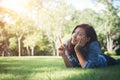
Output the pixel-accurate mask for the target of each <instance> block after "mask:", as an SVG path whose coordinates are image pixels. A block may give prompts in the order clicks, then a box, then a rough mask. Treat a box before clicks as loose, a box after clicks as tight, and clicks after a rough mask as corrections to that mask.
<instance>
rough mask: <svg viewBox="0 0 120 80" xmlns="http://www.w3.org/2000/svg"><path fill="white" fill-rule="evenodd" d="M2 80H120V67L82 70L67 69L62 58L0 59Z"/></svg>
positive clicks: (0, 78) (0, 77)
mask: <svg viewBox="0 0 120 80" xmlns="http://www.w3.org/2000/svg"><path fill="white" fill-rule="evenodd" d="M115 58H120V57H115ZM0 80H120V65H116V66H110V67H105V68H96V69H81V68H66V67H65V65H64V62H63V60H62V58H61V57H0Z"/></svg>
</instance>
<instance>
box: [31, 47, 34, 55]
mask: <svg viewBox="0 0 120 80" xmlns="http://www.w3.org/2000/svg"><path fill="white" fill-rule="evenodd" d="M31 56H34V47H32V49H31Z"/></svg>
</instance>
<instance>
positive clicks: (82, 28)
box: [58, 24, 120, 68]
mask: <svg viewBox="0 0 120 80" xmlns="http://www.w3.org/2000/svg"><path fill="white" fill-rule="evenodd" d="M58 53H59V54H60V55H61V56H62V58H63V60H64V62H65V65H66V67H82V68H96V67H106V66H109V65H115V64H118V63H120V60H115V59H113V58H112V57H110V56H107V55H104V54H103V53H102V52H101V50H100V45H99V42H98V39H97V35H96V32H95V30H94V28H93V27H92V26H90V25H88V24H81V25H77V26H76V27H75V28H74V30H73V32H72V37H71V39H70V40H69V41H67V42H66V43H65V44H61V45H60V47H59V48H58Z"/></svg>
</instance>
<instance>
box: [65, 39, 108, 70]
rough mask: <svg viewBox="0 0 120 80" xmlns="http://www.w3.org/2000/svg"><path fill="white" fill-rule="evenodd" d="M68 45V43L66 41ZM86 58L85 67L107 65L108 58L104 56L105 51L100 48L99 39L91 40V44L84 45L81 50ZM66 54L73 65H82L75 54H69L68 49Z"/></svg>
mask: <svg viewBox="0 0 120 80" xmlns="http://www.w3.org/2000/svg"><path fill="white" fill-rule="evenodd" d="M66 45H68V44H67V43H66ZM81 54H82V55H83V57H84V59H85V60H86V62H85V65H84V67H83V68H95V67H105V66H107V60H106V58H105V57H104V55H103V53H102V52H101V50H100V46H99V43H98V42H97V41H93V42H91V43H90V44H89V45H87V46H86V47H84V48H83V49H82V51H81ZM65 55H66V56H67V58H68V60H69V61H70V63H71V64H72V66H73V67H80V63H79V61H78V58H77V56H76V55H75V54H72V55H70V56H68V53H67V51H65Z"/></svg>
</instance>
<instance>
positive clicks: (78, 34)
mask: <svg viewBox="0 0 120 80" xmlns="http://www.w3.org/2000/svg"><path fill="white" fill-rule="evenodd" d="M83 37H86V33H85V30H84V29H83V28H79V27H78V28H76V29H75V31H74V33H73V34H72V40H71V43H72V44H73V45H76V44H77V43H78V42H79V40H80V38H83Z"/></svg>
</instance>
